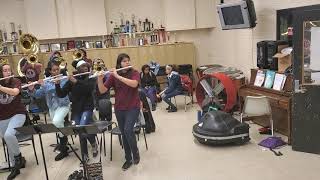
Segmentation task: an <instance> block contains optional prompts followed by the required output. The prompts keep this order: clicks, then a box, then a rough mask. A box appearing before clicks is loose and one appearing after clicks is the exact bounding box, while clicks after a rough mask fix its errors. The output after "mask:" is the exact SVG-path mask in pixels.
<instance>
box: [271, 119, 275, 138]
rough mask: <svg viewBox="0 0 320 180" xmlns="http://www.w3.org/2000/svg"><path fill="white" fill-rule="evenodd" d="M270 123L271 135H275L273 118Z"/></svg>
mask: <svg viewBox="0 0 320 180" xmlns="http://www.w3.org/2000/svg"><path fill="white" fill-rule="evenodd" d="M270 124H271V136H273V135H274V129H273V119H272V118H271V119H270Z"/></svg>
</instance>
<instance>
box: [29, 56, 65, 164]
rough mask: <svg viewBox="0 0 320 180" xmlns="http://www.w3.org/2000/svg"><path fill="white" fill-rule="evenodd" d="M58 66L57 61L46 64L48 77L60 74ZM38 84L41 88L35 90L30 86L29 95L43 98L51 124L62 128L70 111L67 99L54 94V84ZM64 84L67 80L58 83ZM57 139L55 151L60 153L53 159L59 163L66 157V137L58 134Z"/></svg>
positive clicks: (49, 82)
mask: <svg viewBox="0 0 320 180" xmlns="http://www.w3.org/2000/svg"><path fill="white" fill-rule="evenodd" d="M59 65H60V64H59V62H57V61H50V62H49V63H48V67H47V69H48V71H49V73H50V76H56V75H58V74H59V73H60V68H59ZM38 82H39V84H41V87H40V88H39V89H36V90H35V88H34V86H30V87H29V92H30V95H31V96H33V97H35V98H41V97H43V96H45V98H46V102H47V106H48V108H49V115H50V118H51V120H52V123H53V124H54V125H55V126H56V127H57V128H62V127H64V121H65V120H64V119H65V117H66V116H67V115H68V113H69V111H70V107H69V104H70V101H69V97H68V96H66V97H64V98H59V97H58V96H57V94H56V87H55V83H54V82H52V81H45V82H43V80H39V81H38ZM66 82H67V80H62V81H61V82H60V85H61V86H64V85H65V84H66ZM59 139H60V141H59V145H58V147H57V149H58V150H60V153H59V154H58V155H57V156H56V157H55V160H56V161H59V160H61V159H63V158H64V157H66V156H68V147H67V140H68V139H67V137H66V136H63V135H62V134H59Z"/></svg>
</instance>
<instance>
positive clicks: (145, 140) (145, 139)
mask: <svg viewBox="0 0 320 180" xmlns="http://www.w3.org/2000/svg"><path fill="white" fill-rule="evenodd" d="M142 131H143V136H144V142H145V144H146V149H147V150H148V143H147V138H146V133H145V130H144V128H142Z"/></svg>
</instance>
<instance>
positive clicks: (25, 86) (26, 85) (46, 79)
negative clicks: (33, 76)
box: [21, 74, 62, 89]
mask: <svg viewBox="0 0 320 180" xmlns="http://www.w3.org/2000/svg"><path fill="white" fill-rule="evenodd" d="M61 76H62V74H59V75H56V76H52V77H47V78H44V79H43V81H48V80H51V79H53V78H58V77H61ZM36 84H39V82H38V81H35V82H32V83H29V84H25V85H23V86H21V88H22V89H24V88H27V87H29V86H34V85H36Z"/></svg>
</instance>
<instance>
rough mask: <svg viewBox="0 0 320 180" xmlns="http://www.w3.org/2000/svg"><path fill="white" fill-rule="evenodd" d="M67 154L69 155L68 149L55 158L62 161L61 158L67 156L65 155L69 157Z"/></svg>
mask: <svg viewBox="0 0 320 180" xmlns="http://www.w3.org/2000/svg"><path fill="white" fill-rule="evenodd" d="M67 156H69V153H68V151H61V152H60V153H59V154H58V155H57V156H56V157H55V158H54V160H55V161H60V160H62V159H63V158H65V157H67Z"/></svg>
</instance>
